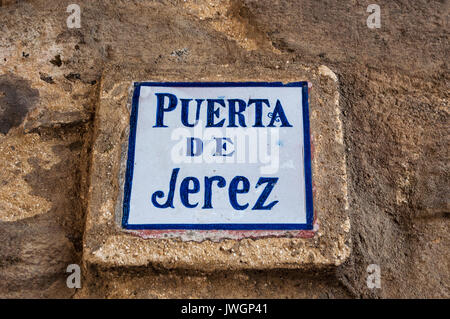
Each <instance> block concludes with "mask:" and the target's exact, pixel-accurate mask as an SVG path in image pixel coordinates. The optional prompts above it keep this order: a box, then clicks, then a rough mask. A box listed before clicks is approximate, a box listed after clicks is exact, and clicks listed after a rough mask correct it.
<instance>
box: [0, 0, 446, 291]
mask: <svg viewBox="0 0 450 319" xmlns="http://www.w3.org/2000/svg"><path fill="white" fill-rule="evenodd" d="M0 3H1V6H0V21H1V23H0V86H1V90H0V116H1V119H0V123H1V125H0V127H1V130H0V145H1V146H0V147H1V149H2V152H1V161H0V165H1V170H0V174H1V179H0V211H1V212H0V216H1V217H0V220H1V221H0V240H1V241H2V242H3V243H6V244H4V245H1V246H0V297H11V296H13V297H14V296H15V297H24V296H28V297H70V296H73V295H74V293H75V292H74V291H73V290H70V289H68V288H67V287H66V286H65V276H66V274H65V269H66V267H67V264H69V263H80V262H81V255H82V245H81V238H82V236H83V229H84V215H85V211H86V206H85V205H86V200H85V195H86V187H87V185H88V183H87V179H86V176H88V170H89V165H88V164H89V161H88V159H89V158H90V157H89V156H90V148H91V146H92V141H93V139H92V127H93V121H94V119H93V114H94V110H95V106H96V105H95V104H96V101H97V100H98V92H97V90H98V83H99V80H100V76H101V74H102V71H103V69H104V66H105V64H111V63H115V64H118V65H120V64H127V63H133V64H139V65H141V66H142V68H143V69H145V70H146V72H148V73H151V72H152V70H154V69H155V68H160V69H162V68H164V69H171V70H173V73H174V74H172V75H173V76H175V75H176V73H177V72H176V70H177V69H178V68H179V67H180V66H186V65H190V66H191V67H192V68H194V69H196V71H197V72H205V73H208V72H213V71H214V69H215V68H217V67H219V66H220V67H225V66H226V65H233V69H234V70H239V68H241V67H242V68H244V69H245V68H247V69H251V68H258V67H259V68H264V67H267V68H270V69H274V70H279V71H281V72H282V71H283V70H285V68H286V66H287V65H289V64H291V63H301V64H308V65H316V66H320V65H326V66H327V67H329V68H330V69H331V70H332V71H333V72H334V73H335V74H336V75H337V78H338V79H339V93H340V96H339V104H340V106H341V109H342V113H341V116H342V120H343V127H344V143H345V146H346V160H347V169H348V196H349V215H350V224H351V239H352V240H351V254H350V256H349V257H348V258H347V260H346V262H345V263H343V264H342V265H340V266H339V267H337V268H336V269H335V270H332V271H330V270H328V271H314V272H310V271H306V270H305V271H303V270H302V271H299V270H270V271H264V270H257V271H256V270H235V271H216V272H212V273H203V272H202V271H193V270H183V269H165V268H162V267H158V266H157V265H156V266H151V267H131V268H129V269H127V270H126V271H124V270H123V269H114V270H111V269H104V268H102V267H101V266H93V265H86V267H85V268H84V269H83V281H82V284H83V289H82V290H81V291H78V292H77V293H76V294H75V296H77V297H137V298H146V297H151V298H159V297H256V298H258V297H282V298H293V297H311V298H316V297H322V298H335V297H363V298H382V297H384V298H387V297H402V298H408V297H409V298H411V297H426V298H429V297H439V298H448V297H449V296H450V287H449V286H450V272H449V269H450V267H449V258H448V256H449V246H450V245H449V231H448V230H449V211H450V209H449V206H450V205H449V197H448V194H449V187H450V186H449V185H450V183H449V160H448V158H449V155H448V150H449V139H448V111H449V109H448V98H449V96H448V95H449V94H448V92H449V90H448V88H449V85H448V83H449V67H448V52H449V51H450V50H449V49H450V48H449V39H448V36H449V31H448V30H449V29H448V13H449V1H426V0H416V1H408V0H400V1H389V0H380V1H377V4H379V5H380V7H381V23H382V27H381V28H380V29H369V28H367V26H366V19H367V16H368V13H367V12H366V8H367V5H368V4H370V3H372V2H370V1H361V0H356V1H332V0H324V1H317V0H306V1H287V0H278V1H273V0H258V1H256V0H234V1H220V2H219V1H215V0H214V1H211V0H209V1H204V0H203V1H202V0H197V1H191V0H188V1H177V0H163V1H155V2H151V1H133V2H131V1H120V0H113V1H109V0H108V1H107V0H99V1H95V2H93V1H77V3H79V4H80V6H81V10H82V20H81V28H80V29H68V28H67V26H66V19H67V16H68V14H67V13H66V8H67V6H68V5H69V4H70V3H72V2H71V1H62V0H55V1H52V2H51V3H49V1H43V0H28V1H27V0H3V1H1V2H0ZM58 56H59V58H58ZM235 75H236V76H238V75H239V74H235ZM11 87H13V88H21V89H20V91H19V92H20V96H19V97H18V98H19V103H17V104H18V105H21V106H22V107H18V108H17V109H14V110H11V108H10V105H11V104H10V101H14V100H13V99H12V96H10V95H9V94H14V92H16V91H17V90H15V89H11ZM4 88H6V90H5V89H4ZM8 88H10V89H8ZM35 90H37V91H38V92H37V93H38V94H35V92H36V91H35ZM4 91H6V92H4ZM8 92H11V93H8ZM6 94H8V96H6ZM21 101H26V102H21ZM15 103H16V102H14V104H15ZM8 110H9V111H8ZM5 111H6V114H7V116H5V115H4V114H5ZM8 112H9V113H8ZM8 114H12V115H11V116H9V115H8ZM6 131H7V132H6ZM11 146H12V147H13V148H14V149H13V148H11ZM12 190H14V192H15V193H16V195H15V196H14V195H13V194H14V193H11V191H12ZM37 205H39V206H37ZM372 263H375V264H378V265H380V267H381V275H382V288H381V289H374V290H370V289H368V288H367V286H366V276H367V272H366V268H367V266H368V265H369V264H372Z"/></svg>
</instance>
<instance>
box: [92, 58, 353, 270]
mask: <svg viewBox="0 0 450 319" xmlns="http://www.w3.org/2000/svg"><path fill="white" fill-rule="evenodd" d="M236 74H239V76H236ZM135 81H179V82H181V81H197V82H201V81H282V82H291V81H308V82H309V83H311V84H312V88H311V90H310V103H309V104H310V123H311V140H312V154H313V156H312V169H313V188H314V214H315V227H314V230H313V231H277V232H273V231H272V232H271V231H263V232H261V231H254V232H253V234H252V236H251V237H254V238H243V237H244V236H243V235H244V234H243V232H242V231H221V232H217V231H170V232H167V231H128V230H124V229H122V227H121V211H122V210H121V208H122V207H121V205H122V199H123V197H122V196H123V181H124V173H125V162H126V156H127V147H128V131H129V115H130V113H129V112H130V102H131V91H132V87H133V82H135ZM340 116H341V110H340V107H339V94H338V83H337V77H336V75H335V74H334V73H333V72H332V71H331V70H330V69H328V68H327V67H326V66H323V65H322V66H319V67H307V66H302V65H295V64H292V65H290V66H289V67H286V69H283V70H278V69H276V68H252V69H245V68H241V69H239V71H237V70H236V67H230V66H228V65H223V66H215V67H214V68H213V69H209V70H199V69H196V68H193V67H190V66H183V67H180V69H178V70H173V69H170V70H163V69H160V70H159V69H158V70H152V71H151V72H148V71H147V72H146V71H144V70H142V68H140V67H139V66H110V67H108V68H106V71H105V72H104V74H103V76H102V82H101V86H100V97H99V103H98V105H97V111H96V118H95V128H94V143H93V149H92V163H91V170H90V174H91V175H90V188H89V196H88V203H87V205H88V209H87V220H86V229H85V235H84V255H83V258H84V261H85V262H87V263H89V264H96V265H101V266H103V267H117V266H123V267H131V266H145V265H150V264H151V265H155V266H160V267H164V268H167V269H172V268H184V269H198V270H202V271H213V270H231V269H270V268H303V269H305V268H319V267H320V268H323V267H332V266H336V265H339V264H341V263H342V262H343V261H344V260H345V259H346V258H347V257H348V256H349V254H350V233H349V232H350V222H349V217H348V199H347V175H346V161H345V152H344V144H343V131H342V122H341V119H340ZM245 235H246V236H248V235H249V234H248V233H246V234H245ZM223 237H226V239H223Z"/></svg>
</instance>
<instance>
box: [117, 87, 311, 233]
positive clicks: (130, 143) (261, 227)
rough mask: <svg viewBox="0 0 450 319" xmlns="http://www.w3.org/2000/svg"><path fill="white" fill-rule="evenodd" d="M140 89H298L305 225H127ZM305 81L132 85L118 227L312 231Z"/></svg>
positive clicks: (309, 140) (308, 133)
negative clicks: (301, 117)
mask: <svg viewBox="0 0 450 319" xmlns="http://www.w3.org/2000/svg"><path fill="white" fill-rule="evenodd" d="M142 86H156V87H301V88H302V115H303V137H304V141H303V145H304V169H305V192H306V223H305V224H239V223H235V224H145V225H141V224H138V225H136V224H128V217H129V213H130V199H131V189H132V186H133V169H134V154H135V147H136V127H137V118H138V112H139V96H140V91H141V87H142ZM308 99H309V95H308V82H291V83H282V82H136V83H134V91H133V98H132V105H131V115H130V133H129V139H128V158H127V165H126V175H125V187H124V199H123V216H122V227H123V228H125V229H135V230H138V229H141V230H144V229H148V230H151V229H159V230H172V229H195V230H312V229H313V222H314V206H313V192H312V171H311V138H310V136H311V135H310V125H309V103H308Z"/></svg>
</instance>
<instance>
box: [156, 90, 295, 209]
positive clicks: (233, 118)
mask: <svg viewBox="0 0 450 319" xmlns="http://www.w3.org/2000/svg"><path fill="white" fill-rule="evenodd" d="M155 96H156V121H155V125H154V126H153V128H167V127H168V125H166V124H167V123H166V122H165V121H164V120H165V117H166V116H170V115H171V114H169V113H171V112H174V111H175V110H176V109H177V108H178V109H181V112H180V113H181V114H180V119H181V123H182V124H183V125H184V126H185V127H194V126H195V125H197V123H198V122H199V119H200V113H201V110H202V107H204V106H206V121H205V122H206V125H205V127H206V128H209V127H224V126H226V127H238V124H239V126H240V127H247V124H249V122H248V121H247V120H248V119H246V116H245V111H246V109H247V108H250V107H254V108H255V109H254V114H255V117H254V119H253V123H252V124H253V125H252V127H255V128H259V127H266V126H264V121H263V109H264V108H265V107H267V108H268V109H270V108H271V107H272V106H271V105H270V102H269V100H268V99H249V100H248V101H247V102H246V101H244V100H242V99H226V100H225V99H220V98H219V99H195V102H194V99H186V98H181V99H178V97H177V96H176V95H174V94H170V93H155ZM178 101H180V103H179V102H178ZM204 102H205V103H204ZM179 106H181V107H179ZM191 107H194V108H195V110H196V111H195V122H194V123H191V122H190V121H189V112H190V108H191ZM225 108H228V112H225V114H226V115H228V118H221V112H220V111H221V109H225ZM271 112H272V114H271V115H272V116H271V118H270V121H268V122H269V123H268V125H267V127H276V126H275V124H277V125H279V127H292V125H291V124H290V123H289V121H288V119H287V117H286V114H285V112H284V109H283V106H282V105H281V102H280V100H277V101H276V103H275V106H274V108H273V110H271ZM188 139H190V140H189V141H192V139H194V138H192V137H190V138H188ZM222 139H225V140H226V139H227V138H226V137H222ZM222 147H223V148H225V147H226V146H225V144H220V143H218V144H217V148H218V149H217V150H216V154H222V149H219V148H222ZM186 156H196V154H194V153H193V152H192V151H190V152H189V151H188V153H187V154H186ZM222 156H227V155H226V154H223V155H222ZM179 171H180V168H173V170H172V174H171V177H170V181H169V190H168V192H167V196H166V195H165V193H164V192H163V191H162V190H158V191H155V192H154V193H153V194H152V196H151V201H152V204H153V205H154V206H155V207H157V208H169V207H170V208H174V196H175V189H176V187H177V178H178V173H179ZM278 179H279V178H278V177H260V178H259V179H258V181H257V182H256V185H255V189H256V188H258V187H260V186H262V185H265V187H264V189H263V191H262V192H261V194H260V195H259V198H258V199H257V200H256V202H255V203H254V204H253V205H252V206H251V209H252V210H271V209H272V208H273V207H274V206H275V205H276V204H277V203H278V201H277V200H275V201H270V200H269V196H270V194H271V193H272V190H273V189H274V187H275V185H276V184H277V181H278ZM203 181H204V183H203V184H204V185H203V189H204V191H203V206H202V207H201V208H202V209H212V208H213V203H212V197H213V196H212V194H213V189H214V187H216V188H225V187H226V185H227V181H226V180H225V178H224V177H223V176H220V175H214V176H205V177H204V179H203ZM250 189H251V187H250V181H249V179H248V178H247V177H245V176H235V177H234V178H232V179H231V181H230V182H229V184H228V198H229V203H230V205H231V206H232V207H233V209H235V210H245V209H247V208H248V207H249V203H246V202H243V200H242V199H241V200H238V194H245V193H249V192H250ZM199 192H200V180H199V179H198V178H197V177H194V176H188V177H185V178H184V179H183V180H182V181H181V184H180V186H179V195H180V199H181V203H182V204H183V205H184V206H185V207H186V208H195V207H198V205H199V203H198V202H195V203H193V202H191V200H190V199H189V196H190V194H195V193H199Z"/></svg>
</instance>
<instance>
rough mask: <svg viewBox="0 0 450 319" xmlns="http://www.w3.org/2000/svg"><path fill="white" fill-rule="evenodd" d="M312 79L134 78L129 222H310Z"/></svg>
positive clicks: (219, 225)
mask: <svg viewBox="0 0 450 319" xmlns="http://www.w3.org/2000/svg"><path fill="white" fill-rule="evenodd" d="M311 178H312V177H311V149H310V132H309V116H308V85H307V83H306V82H293V83H281V82H201V83H200V82H198V83H197V82H195V83H192V82H185V83H180V82H166V83H161V82H140V83H135V84H134V92H133V99H132V109H131V117H130V133H129V142H128V157H127V168H126V176H125V186H124V199H123V205H122V207H123V218H122V227H123V228H125V229H135V230H136V229H137V230H227V231H228V230H241V231H242V230H251V231H255V230H286V231H288V230H311V229H312V227H313V225H312V223H313V203H312V180H311Z"/></svg>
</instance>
